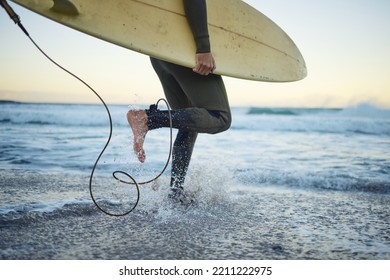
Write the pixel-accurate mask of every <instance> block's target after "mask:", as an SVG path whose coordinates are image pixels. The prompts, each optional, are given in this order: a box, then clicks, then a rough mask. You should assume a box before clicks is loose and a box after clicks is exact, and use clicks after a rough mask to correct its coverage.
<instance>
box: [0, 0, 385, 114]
mask: <svg viewBox="0 0 390 280" xmlns="http://www.w3.org/2000/svg"><path fill="white" fill-rule="evenodd" d="M245 2H247V3H249V4H250V5H252V6H254V7H255V8H257V9H258V10H259V11H261V12H262V13H264V14H265V15H267V16H268V17H270V18H271V19H272V20H273V21H274V22H276V23H277V24H278V25H279V26H280V27H282V29H283V30H285V31H286V32H287V33H288V34H289V36H290V37H291V38H292V39H293V40H294V42H295V43H296V45H297V46H298V47H299V49H300V50H301V52H302V54H303V56H304V58H305V61H306V64H307V67H308V77H307V78H305V79H304V80H302V81H298V82H293V83H265V82H254V81H247V80H239V79H233V78H227V77H226V78H224V80H225V83H226V87H227V90H228V94H229V98H230V102H231V105H232V106H238V105H256V106H293V107H298V106H304V107H344V106H351V105H355V104H358V103H363V102H370V103H373V104H376V105H379V106H382V107H387V108H389V107H390V70H389V69H390V36H389V30H390V16H389V12H390V1H388V0H373V1H372V0H371V1H368V0H317V1H314V0H295V1H291V0H268V1H265V0H247V1H245ZM9 3H10V4H11V5H12V7H14V9H15V11H16V13H17V14H19V16H20V17H21V20H22V23H23V24H24V26H25V27H26V28H27V30H28V31H29V33H30V35H31V36H32V37H33V39H34V40H35V41H36V42H37V43H38V44H39V45H40V46H41V47H42V48H43V49H44V50H45V51H46V52H47V53H48V54H49V55H50V56H52V58H54V59H55V60H56V61H57V62H59V63H60V64H62V65H63V66H65V67H66V68H68V69H69V70H71V71H73V72H74V73H76V74H77V75H79V76H80V77H81V78H83V79H85V80H86V81H87V82H88V83H89V84H90V85H91V86H92V87H94V88H95V89H96V90H97V91H98V92H99V93H100V94H101V96H102V97H103V98H104V99H106V101H107V102H108V103H124V104H133V103H138V104H148V103H153V102H155V101H156V99H158V98H160V97H162V96H163V92H162V89H161V85H160V83H159V80H158V78H157V76H156V74H155V73H154V71H153V69H152V67H151V65H150V62H149V58H148V57H147V56H144V55H142V54H138V53H135V52H133V51H129V50H127V49H124V48H121V47H118V46H115V45H112V44H109V43H106V42H103V41H101V40H98V39H96V38H93V37H90V36H87V35H84V34H82V33H79V32H77V31H74V30H72V29H70V28H67V27H64V26H62V25H60V24H57V23H55V22H53V21H50V20H47V19H45V18H43V17H41V16H38V15H36V14H34V13H32V12H30V11H27V10H25V9H23V8H21V7H19V6H17V5H16V4H14V3H11V2H9ZM0 35H1V36H0V50H1V52H0V99H6V100H18V101H32V102H72V103H74V102H93V103H97V102H98V100H97V99H96V97H95V96H94V95H93V94H92V93H91V92H90V91H89V90H88V89H87V88H86V87H85V86H84V85H82V84H81V83H80V82H78V81H77V80H75V79H74V78H72V77H71V76H69V75H68V74H66V73H65V72H63V71H61V70H59V69H57V68H56V67H55V66H54V65H53V64H51V63H50V62H49V61H48V60H47V59H46V58H44V57H43V56H42V55H41V54H40V53H39V52H38V51H37V50H36V49H35V47H34V46H33V45H32V43H31V42H30V41H29V40H28V38H27V37H26V36H25V35H24V34H23V33H22V32H21V31H20V30H19V29H18V28H17V26H15V25H14V24H13V22H12V21H11V20H10V19H9V17H8V15H7V14H6V13H5V11H4V10H3V9H0Z"/></svg>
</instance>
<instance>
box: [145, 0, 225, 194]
mask: <svg viewBox="0 0 390 280" xmlns="http://www.w3.org/2000/svg"><path fill="white" fill-rule="evenodd" d="M183 3H184V7H185V11H186V16H187V19H188V23H189V25H190V27H191V29H192V31H193V34H194V39H195V43H196V47H197V53H208V52H210V41H209V33H208V27H207V9H206V2H205V0H183ZM194 55H195V54H194ZM151 62H152V65H153V68H154V69H155V71H156V73H157V75H158V77H159V78H160V81H161V84H162V87H163V90H164V93H165V96H166V98H167V100H168V102H169V105H170V106H171V108H172V112H171V113H172V123H173V127H174V128H177V129H178V133H177V136H176V140H175V142H174V146H173V155H172V177H171V187H172V188H173V189H176V190H177V189H182V188H183V184H184V180H185V176H186V173H187V169H188V166H189V163H190V159H191V155H192V151H193V148H194V144H195V140H196V137H197V135H198V133H211V134H214V133H219V132H222V131H225V130H227V129H228V128H229V127H230V124H231V113H230V107H229V102H228V98H227V94H226V90H225V86H224V83H223V80H222V77H221V76H219V75H214V74H209V75H207V76H203V75H200V74H197V73H195V72H194V71H193V70H192V69H190V68H186V67H183V66H179V65H176V64H172V63H169V62H165V61H162V60H158V59H155V58H151ZM146 112H147V115H148V128H149V130H152V129H156V128H161V127H169V123H170V122H169V114H168V112H167V111H163V110H156V109H150V110H146Z"/></svg>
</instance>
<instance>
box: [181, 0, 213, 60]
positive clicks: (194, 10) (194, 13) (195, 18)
mask: <svg viewBox="0 0 390 280" xmlns="http://www.w3.org/2000/svg"><path fill="white" fill-rule="evenodd" d="M183 3H184V10H185V12H186V16H187V20H188V23H189V25H190V27H191V30H192V33H193V34H194V39H195V43H196V52H197V53H208V52H210V39H209V30H208V26H207V7H206V1H205V0H183Z"/></svg>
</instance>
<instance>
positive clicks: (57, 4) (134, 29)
mask: <svg viewBox="0 0 390 280" xmlns="http://www.w3.org/2000/svg"><path fill="white" fill-rule="evenodd" d="M11 1H12V2H15V3H17V4H19V5H21V6H23V7H25V8H27V9H29V10H31V11H33V12H35V13H38V14H40V15H42V16H45V17H47V18H49V19H51V20H54V21H56V22H58V23H61V24H64V25H66V26H68V27H70V28H73V29H76V30H78V31H81V32H83V33H86V34H89V35H92V36H94V37H96V38H100V39H102V40H105V41H108V42H111V43H113V44H116V45H119V46H121V47H124V48H127V49H130V50H133V51H136V52H140V53H143V54H146V55H149V56H152V57H155V58H158V59H162V60H166V61H169V62H172V63H176V64H179V65H183V66H186V67H193V66H194V65H195V42H194V39H193V36H192V33H191V30H190V27H189V25H188V23H187V19H186V16H185V12H184V7H183V2H182V0H39V1H38V0H11ZM207 11H208V25H209V33H210V41H211V49H212V53H213V55H214V57H215V60H216V64H217V70H216V72H215V73H216V74H220V75H225V76H230V77H235V78H241V79H248V80H257V81H268V82H290V81H297V80H300V79H303V78H304V77H305V76H306V74H307V70H306V65H305V61H304V59H303V57H302V54H301V53H300V51H299V49H298V48H297V46H296V45H295V43H294V42H293V40H292V39H291V38H290V37H289V36H288V35H287V34H286V33H285V32H284V31H283V30H282V29H281V28H280V27H279V26H278V25H276V24H275V23H274V22H273V21H272V20H270V19H269V18H268V17H266V16H265V15H263V14H262V13H261V12H259V11H257V10H256V9H254V8H253V7H251V6H250V5H248V4H246V3H245V2H243V1H240V0H207ZM48 35H49V34H48Z"/></svg>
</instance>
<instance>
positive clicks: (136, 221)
mask: <svg viewBox="0 0 390 280" xmlns="http://www.w3.org/2000/svg"><path fill="white" fill-rule="evenodd" d="M138 107H139V108H146V106H144V107H143V106H138ZM109 108H110V111H111V114H112V120H113V132H112V138H111V142H110V144H109V145H108V147H107V149H106V151H105V152H104V153H103V155H102V156H101V158H100V160H99V162H98V164H97V166H96V169H95V172H94V174H93V177H92V179H91V182H92V194H93V195H94V198H95V200H96V201H97V203H98V205H100V206H101V207H102V208H103V209H105V210H107V211H109V212H112V213H117V214H118V213H123V212H126V211H128V210H130V209H131V208H132V207H134V205H135V203H136V199H137V191H136V188H135V187H134V186H133V185H129V184H123V183H120V182H118V181H116V180H115V179H113V177H112V173H113V172H114V171H117V170H120V171H124V172H128V173H129V174H131V176H132V177H133V178H134V179H135V180H136V181H137V182H142V181H145V180H149V179H151V178H153V177H154V176H156V175H157V174H158V173H159V172H160V171H161V169H162V168H163V167H164V164H165V163H166V161H167V157H168V151H169V144H170V142H169V129H160V130H154V131H151V132H149V133H148V134H147V138H146V142H145V150H146V154H147V155H146V156H147V159H146V162H145V163H144V164H140V163H138V162H137V160H136V158H135V156H134V154H133V152H132V135H131V130H130V128H129V127H128V125H127V122H126V118H125V115H126V112H127V110H128V106H125V105H110V106H109ZM232 112H233V123H232V127H231V129H230V130H229V131H227V132H224V133H221V134H218V135H200V136H199V138H198V141H197V143H196V146H195V150H194V154H193V159H192V162H191V166H190V170H189V174H188V178H187V181H186V187H185V188H186V190H187V191H188V193H189V194H190V195H191V196H193V198H194V199H195V200H196V204H194V205H189V206H186V207H183V206H178V205H173V204H172V203H171V202H170V201H169V200H168V199H167V194H168V189H169V175H170V174H169V173H170V170H169V167H168V169H167V170H166V172H165V173H164V174H163V175H162V176H161V177H160V178H158V179H157V180H156V181H154V182H153V183H151V184H147V185H140V187H139V188H140V200H139V203H138V205H137V206H136V208H135V209H134V211H132V212H131V213H130V214H129V215H127V216H124V217H112V216H108V215H106V214H104V213H103V212H101V211H99V209H98V208H97V207H96V206H95V205H94V204H93V201H92V199H91V196H90V191H89V183H90V176H91V171H92V168H93V165H94V164H95V162H96V159H97V157H98V156H99V153H100V152H101V150H102V148H103V147H104V145H105V143H106V141H107V137H108V135H109V122H108V119H107V114H106V111H105V109H104V107H103V106H101V105H76V104H75V105H69V104H31V103H15V102H1V103H0V135H1V136H0V233H1V239H0V259H390V210H389V205H390V110H389V109H381V108H378V107H375V106H372V105H370V104H361V105H357V106H354V107H348V108H343V109H307V108H255V107H252V108H249V107H248V108H244V107H239V108H233V109H232ZM173 133H174V134H175V131H174V132H173ZM120 178H121V179H124V180H128V179H127V177H124V176H123V175H120Z"/></svg>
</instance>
